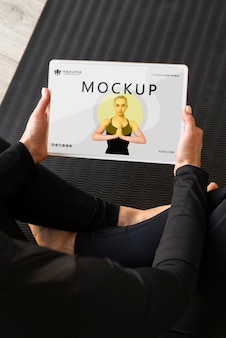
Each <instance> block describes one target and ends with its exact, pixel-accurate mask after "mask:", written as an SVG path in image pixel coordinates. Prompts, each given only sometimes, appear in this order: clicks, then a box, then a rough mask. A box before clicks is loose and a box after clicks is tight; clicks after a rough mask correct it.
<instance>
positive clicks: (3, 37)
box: [0, 0, 47, 104]
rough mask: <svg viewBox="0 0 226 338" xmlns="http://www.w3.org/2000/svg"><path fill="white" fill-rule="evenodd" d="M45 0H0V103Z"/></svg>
mask: <svg viewBox="0 0 226 338" xmlns="http://www.w3.org/2000/svg"><path fill="white" fill-rule="evenodd" d="M46 1H47V0H0V104H1V102H2V99H3V97H4V95H5V92H6V91H7V88H8V86H9V84H10V81H11V79H12V77H13V75H14V72H15V70H16V68H17V65H18V63H19V61H20V59H21V57H22V55H23V53H24V50H25V48H26V46H27V43H28V41H29V39H30V37H31V34H32V32H33V30H34V28H35V25H36V23H37V21H38V19H39V16H40V14H41V12H42V10H43V8H44V6H45V4H46Z"/></svg>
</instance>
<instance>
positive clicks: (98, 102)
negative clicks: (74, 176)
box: [48, 60, 188, 164]
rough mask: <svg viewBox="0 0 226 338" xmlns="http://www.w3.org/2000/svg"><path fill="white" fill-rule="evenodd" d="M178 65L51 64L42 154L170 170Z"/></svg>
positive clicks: (184, 73) (177, 132) (177, 117)
mask: <svg viewBox="0 0 226 338" xmlns="http://www.w3.org/2000/svg"><path fill="white" fill-rule="evenodd" d="M187 83H188V67H187V66H186V65H184V64H163V63H141V62H116V61H82V60H51V61H50V63H49V75H48V86H49V89H50V92H51V100H50V105H49V113H48V119H49V126H48V154H49V155H52V156H70V157H81V158H94V159H104V160H119V161H136V162H151V163H166V164H174V163H175V156H176V149H177V144H178V141H179V138H180V136H181V132H182V130H183V122H182V118H181V116H182V109H183V107H184V106H185V105H186V99H187Z"/></svg>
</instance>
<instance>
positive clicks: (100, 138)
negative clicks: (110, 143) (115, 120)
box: [92, 119, 118, 141]
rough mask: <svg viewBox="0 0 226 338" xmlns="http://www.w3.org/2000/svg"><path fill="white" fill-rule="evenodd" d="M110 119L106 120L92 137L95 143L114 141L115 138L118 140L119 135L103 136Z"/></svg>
mask: <svg viewBox="0 0 226 338" xmlns="http://www.w3.org/2000/svg"><path fill="white" fill-rule="evenodd" d="M109 121H110V119H105V120H104V121H103V122H102V123H101V125H100V126H99V127H98V128H97V129H96V130H95V131H94V133H93V135H92V140H93V141H107V140H113V139H115V138H118V135H106V134H103V132H104V131H105V129H106V127H107V125H108V124H109Z"/></svg>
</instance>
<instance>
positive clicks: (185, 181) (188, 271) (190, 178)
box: [153, 166, 208, 292]
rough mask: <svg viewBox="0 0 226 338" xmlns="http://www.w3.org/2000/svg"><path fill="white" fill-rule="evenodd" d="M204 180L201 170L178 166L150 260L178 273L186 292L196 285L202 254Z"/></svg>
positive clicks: (204, 207) (204, 205)
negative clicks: (163, 222)
mask: <svg viewBox="0 0 226 338" xmlns="http://www.w3.org/2000/svg"><path fill="white" fill-rule="evenodd" d="M207 179H208V175H207V174H206V173H205V172H204V171H202V170H201V169H198V168H195V167H192V166H184V167H181V168H180V169H178V171H177V175H176V177H175V183H174V193H173V197H172V204H171V208H170V211H169V215H168V219H167V223H166V227H165V230H164V233H163V236H162V238H161V241H160V244H159V247H158V249H157V251H156V256H155V259H154V262H153V266H154V267H156V268H158V269H162V270H169V271H172V272H173V273H175V274H176V275H177V276H179V277H180V279H181V280H182V281H183V283H184V286H185V288H186V289H187V291H188V292H190V291H191V290H193V288H194V286H195V285H196V282H197V277H198V270H199V264H200V260H201V256H202V247H203V242H204V238H205V232H206V209H207V205H206V204H207V202H206V185H207ZM188 277H189V278H188Z"/></svg>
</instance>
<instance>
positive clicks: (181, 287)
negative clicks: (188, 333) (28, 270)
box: [79, 111, 208, 337]
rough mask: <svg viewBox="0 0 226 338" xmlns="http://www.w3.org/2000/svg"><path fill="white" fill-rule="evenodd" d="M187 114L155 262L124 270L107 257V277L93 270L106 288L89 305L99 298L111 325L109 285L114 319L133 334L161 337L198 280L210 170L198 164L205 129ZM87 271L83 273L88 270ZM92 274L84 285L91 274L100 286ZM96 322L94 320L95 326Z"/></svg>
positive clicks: (105, 320)
mask: <svg viewBox="0 0 226 338" xmlns="http://www.w3.org/2000/svg"><path fill="white" fill-rule="evenodd" d="M183 118H184V122H185V131H184V135H183V137H182V138H181V140H180V142H179V146H178V151H177V158H176V164H175V182H174V193H173V198H172V207H171V211H170V213H169V217H168V219H167V224H166V227H165V231H164V234H163V236H162V239H161V241H160V244H159V247H158V249H157V251H156V256H155V259H154V263H153V267H152V268H151V267H143V268H137V269H136V270H132V269H124V270H123V269H122V268H120V267H119V266H117V265H115V264H113V263H109V265H108V266H107V263H106V262H105V267H103V270H101V273H102V275H101V277H102V278H100V274H98V273H97V270H96V269H95V268H94V270H93V275H95V276H96V279H97V278H98V280H101V285H102V286H103V285H104V286H105V287H104V288H103V291H101V290H100V289H101V285H100V289H99V288H98V292H95V295H97V296H96V297H95V296H94V297H91V294H89V296H88V297H89V299H91V298H92V301H91V303H90V306H92V305H93V306H94V304H97V303H98V304H99V308H98V309H97V308H96V311H97V312H98V316H101V317H102V316H103V317H102V320H103V322H104V323H106V326H107V325H110V322H109V320H108V319H107V317H109V312H108V311H104V309H103V311H101V309H102V308H104V307H103V302H102V301H103V300H102V298H101V295H103V298H104V293H105V292H106V290H107V289H109V290H111V292H110V296H108V297H107V302H108V304H110V305H109V306H110V307H111V309H110V310H109V311H110V313H111V314H112V316H113V317H114V320H115V323H117V322H118V321H120V316H121V318H122V323H123V325H125V326H124V330H125V331H124V333H125V334H126V333H127V335H128V336H132V337H137V336H142V337H150V336H153V337H158V336H160V335H161V334H163V333H164V332H165V331H166V330H167V329H169V328H170V327H171V326H172V325H174V324H175V322H176V321H177V320H178V319H179V318H180V317H181V316H182V314H183V313H184V311H185V309H186V306H188V304H189V300H190V297H191V295H192V293H193V292H194V290H195V287H196V283H197V279H198V271H199V264H200V260H201V256H202V248H203V243H204V239H205V230H206V185H207V179H208V175H207V174H206V173H205V172H204V171H202V170H201V169H199V166H200V156H201V148H202V131H201V130H200V129H199V128H197V127H196V126H195V122H194V119H193V117H192V116H191V115H190V113H189V112H186V111H184V112H183ZM90 264H91V262H90ZM92 264H95V262H93V261H92ZM79 265H80V264H79ZM86 271H87V270H86ZM86 271H85V269H84V270H83V271H82V272H83V273H84V274H85V275H86ZM104 272H105V273H104ZM91 276H92V271H88V272H87V275H86V278H84V280H83V282H84V284H83V286H84V287H86V286H87V283H85V280H88V279H90V280H92V281H93V285H96V286H97V285H98V280H95V277H94V276H93V277H91ZM93 278H94V279H93ZM87 302H88V298H87ZM87 302H84V304H85V303H86V304H87ZM92 302H93V303H92ZM118 304H120V305H118ZM104 312H106V315H105V314H104ZM110 318H111V316H110ZM96 319H97V318H96ZM126 323H128V325H127V328H126ZM93 325H94V326H95V323H93V322H92V325H91V324H90V327H92V329H93V328H94V327H93ZM121 332H122V331H121Z"/></svg>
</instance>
